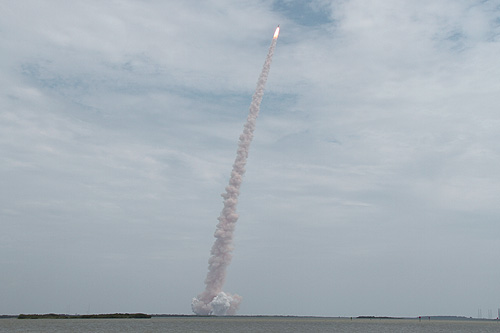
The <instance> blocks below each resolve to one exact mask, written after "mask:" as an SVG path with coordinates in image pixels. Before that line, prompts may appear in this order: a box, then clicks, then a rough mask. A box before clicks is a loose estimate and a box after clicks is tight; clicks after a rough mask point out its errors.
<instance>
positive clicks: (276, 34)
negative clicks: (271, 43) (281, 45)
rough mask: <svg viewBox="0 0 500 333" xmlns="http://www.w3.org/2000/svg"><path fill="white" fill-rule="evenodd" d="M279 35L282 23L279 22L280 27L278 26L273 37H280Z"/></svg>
mask: <svg viewBox="0 0 500 333" xmlns="http://www.w3.org/2000/svg"><path fill="white" fill-rule="evenodd" d="M279 35H280V25H279V24H278V27H277V28H276V30H274V36H273V39H278V36H279Z"/></svg>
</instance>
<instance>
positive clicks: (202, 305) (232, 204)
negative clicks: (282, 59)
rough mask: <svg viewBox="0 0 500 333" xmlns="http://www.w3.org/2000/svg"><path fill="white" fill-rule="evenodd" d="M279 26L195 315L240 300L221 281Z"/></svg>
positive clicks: (229, 310) (222, 311) (224, 309)
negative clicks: (226, 291)
mask: <svg viewBox="0 0 500 333" xmlns="http://www.w3.org/2000/svg"><path fill="white" fill-rule="evenodd" d="M279 33H280V27H279V25H278V27H277V28H276V30H275V32H274V36H273V40H272V42H271V46H270V47H269V52H268V53H267V57H266V61H265V62H264V66H263V67H262V72H261V73H260V76H259V80H258V81H257V88H256V89H255V93H254V94H253V96H252V102H251V103H250V109H249V111H248V117H247V121H246V123H245V125H244V127H243V133H241V135H240V140H239V142H238V150H237V152H236V159H235V161H234V164H233V170H232V171H231V178H230V179H229V185H228V186H227V187H226V192H225V193H223V194H222V197H223V198H224V208H223V209H222V211H221V213H220V216H219V218H218V220H219V223H218V224H217V227H216V230H215V234H214V237H215V242H214V245H213V246H212V250H211V252H210V254H211V255H210V259H208V273H207V277H206V279H205V286H206V287H205V291H203V292H202V293H201V294H199V295H198V296H197V297H195V298H193V300H192V302H191V308H192V309H193V312H194V313H196V314H197V315H222V316H223V315H231V314H235V313H236V310H237V309H238V306H239V304H240V302H241V299H242V298H241V296H239V295H231V294H229V293H225V292H223V291H222V287H223V286H224V282H225V281H226V268H227V266H228V265H229V264H230V263H231V258H232V251H233V233H234V228H235V226H236V221H237V220H238V214H237V213H236V206H237V204H238V196H239V194H240V186H241V183H242V181H243V175H244V173H245V165H246V162H247V158H248V152H249V148H250V143H251V142H252V139H253V132H254V130H255V123H256V120H257V116H258V115H259V111H260V103H261V102H262V96H263V95H264V87H265V86H266V82H267V76H268V75H269V69H270V68H271V60H272V58H273V54H274V48H275V47H276V42H277V39H278V35H279Z"/></svg>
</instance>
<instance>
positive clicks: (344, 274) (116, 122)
mask: <svg viewBox="0 0 500 333" xmlns="http://www.w3.org/2000/svg"><path fill="white" fill-rule="evenodd" d="M56 4H57V5H56ZM282 4H285V3H282ZM311 6H312V7H311V8H317V9H319V10H320V11H321V15H322V16H321V17H323V18H324V17H326V16H325V13H324V11H325V10H326V9H328V8H331V13H330V14H329V19H331V21H330V22H329V21H327V20H321V22H318V23H319V24H317V25H314V24H312V21H311V20H309V21H307V22H308V23H307V25H305V24H304V22H305V21H303V19H304V18H300V17H299V16H297V15H295V14H297V13H293V12H290V10H289V9H285V8H284V7H283V8H281V7H280V6H274V7H273V6H272V4H269V3H259V2H257V3H254V2H252V3H241V4H240V3H238V4H235V3H234V2H231V1H209V2H203V3H199V2H189V1H188V2H182V3H180V2H179V3H174V2H169V3H166V2H161V1H158V2H156V1H148V2H142V1H126V2H120V3H102V2H92V1H90V2H89V1H87V2H57V3H56V2H51V1H46V2H39V1H32V2H29V1H23V2H15V1H7V2H4V3H3V4H2V5H0V10H1V11H2V13H4V19H3V20H2V22H1V23H0V35H1V37H2V46H1V47H2V49H3V52H2V57H3V58H2V63H1V64H0V69H1V71H2V76H1V77H0V88H1V91H2V93H1V94H0V110H1V111H0V148H1V151H2V154H1V156H0V170H1V171H2V172H1V174H2V176H1V182H2V184H3V185H2V191H0V199H1V200H0V201H1V202H2V203H1V204H0V219H1V220H2V228H3V230H2V234H1V236H0V237H1V238H0V240H1V244H2V245H0V246H1V247H2V253H6V255H5V256H4V257H3V258H2V259H1V260H2V261H1V262H2V264H3V265H4V267H5V271H6V272H9V273H7V274H5V276H3V277H2V281H1V282H2V283H0V285H3V286H7V287H2V288H3V289H2V293H3V294H4V295H5V297H6V299H7V300H8V302H5V303H4V304H3V307H2V306H0V313H17V312H65V311H66V310H67V309H66V306H67V303H68V302H69V301H68V300H67V297H73V298H77V299H79V300H81V301H80V303H81V304H82V305H81V306H82V307H83V308H81V309H80V308H79V309H78V310H76V309H74V307H75V306H76V305H73V310H75V311H79V312H85V311H87V306H88V303H96V302H100V301H102V304H105V305H103V306H102V307H100V308H98V309H97V308H96V309H95V311H101V312H109V311H135V309H136V307H139V308H140V309H138V310H139V311H146V312H159V313H163V312H172V313H188V312H189V311H190V309H189V303H190V299H191V297H193V296H195V295H196V294H197V293H198V292H199V291H201V288H202V283H203V278H204V274H205V273H206V260H207V259H208V251H209V248H210V246H211V242H212V239H211V235H212V233H213V230H214V227H215V223H216V217H217V216H218V213H219V210H220V208H221V207H222V203H221V198H220V197H219V193H221V192H222V191H223V189H224V186H226V182H227V177H228V176H229V172H230V167H231V164H232V162H233V158H234V153H235V150H236V140H237V137H238V135H239V132H240V130H241V128H242V125H243V121H244V119H245V117H246V111H247V108H248V104H249V102H250V98H251V94H252V92H253V89H254V87H255V82H256V79H257V76H258V74H259V71H260V69H261V66H262V62H263V61H264V57H265V53H266V51H267V47H268V45H269V43H270V38H271V37H272V32H273V29H274V26H275V24H277V23H280V25H281V28H282V32H281V34H280V39H279V41H278V47H277V49H276V53H275V57H274V62H273V65H272V69H271V73H270V78H269V81H268V85H267V90H266V95H265V97H264V101H263V104H262V112H261V115H260V118H259V119H258V123H257V130H256V133H255V141H254V143H253V146H252V148H251V152H250V159H249V163H248V167H247V174H246V179H245V181H244V183H243V188H242V194H241V201H240V204H239V211H240V221H239V224H238V227H237V234H236V235H237V239H236V246H235V248H236V250H235V251H236V252H235V256H234V262H233V263H232V265H231V267H230V272H229V273H230V275H229V277H228V290H231V291H235V292H238V293H239V294H242V295H243V297H244V301H243V303H242V306H241V312H242V313H271V314H272V313H283V314H319V315H335V316H336V315H358V314H375V311H380V312H379V313H378V314H380V315H417V314H421V311H425V312H427V313H441V314H444V313H448V312H447V311H451V312H449V314H457V315H474V314H475V311H477V308H476V307H477V304H483V303H481V302H484V303H487V304H488V306H490V307H492V308H494V306H496V304H493V303H491V302H493V300H491V297H490V296H487V295H496V294H497V291H495V290H494V288H493V287H492V285H493V284H489V282H490V281H493V278H491V277H493V276H498V269H497V268H495V267H494V266H492V265H486V263H487V262H488V261H491V262H493V261H494V259H495V256H496V254H497V253H498V251H497V250H498V247H495V244H496V243H495V242H496V241H497V239H496V237H495V236H494V235H496V234H498V227H497V226H496V224H495V223H494V221H496V220H498V214H499V210H498V205H497V204H496V201H497V200H496V199H497V198H498V188H499V186H498V185H500V184H499V179H500V178H499V177H500V174H499V171H498V164H499V162H500V161H499V157H498V156H499V150H498V145H497V142H498V134H497V133H498V127H499V125H500V120H499V117H498V112H497V109H498V102H499V100H498V99H499V97H498V96H499V94H498V91H499V90H500V83H498V77H499V75H500V73H499V71H500V69H499V68H500V67H499V66H497V63H498V60H497V56H496V55H497V54H499V52H498V51H499V48H500V43H499V41H498V35H499V29H500V25H499V24H498V15H499V13H498V10H496V9H495V6H494V3H492V2H488V1H487V2H481V3H472V2H466V1H461V2H457V1H441V2H435V1H424V2H419V3H410V2H400V1H384V2H382V1H368V2H367V1H354V0H353V1H341V2H332V4H331V6H330V5H329V4H328V3H325V2H324V1H320V2H318V3H316V2H313V3H312V4H311ZM273 10H274V11H273ZM311 15H312V14H311ZM318 15H319V14H318ZM56 257H57V258H58V259H55V258H56ZM478 257H479V258H480V260H477V261H475V260H474V259H475V258H478ZM90 258H97V259H96V262H94V261H93V260H91V259H90ZM460 258H465V259H463V260H461V259H460ZM410 263H415V265H414V266H413V265H412V264H410ZM136 267H140V269H141V270H143V272H146V273H144V274H142V273H138V271H137V269H136ZM440 267H445V269H440ZM464 267H468V268H470V270H473V271H475V272H477V274H480V275H481V276H483V277H484V281H485V283H484V285H483V284H481V285H478V284H477V283H476V282H475V280H474V279H475V275H474V274H463V270H464V269H465V268H464ZM79 275H81V276H84V277H87V280H88V281H89V282H88V283H87V282H84V281H83V280H82V279H81V277H79ZM146 275H148V276H149V277H145V276H146ZM37 276H39V277H40V279H39V280H37V278H36V277H37ZM120 276H128V280H127V282H129V283H132V284H139V285H142V284H143V281H145V279H146V280H147V281H149V283H150V285H151V289H152V290H154V292H151V291H150V290H147V289H145V290H143V291H142V292H143V294H140V293H134V294H133V295H130V300H123V299H120V298H119V297H118V296H117V295H120V291H121V290H122V289H121V288H123V287H124V286H125V282H124V283H122V284H115V283H114V282H113V281H116V279H117V278H118V277H120ZM19 277H24V278H23V279H20V278H19ZM394 277H398V279H396V280H397V281H395V282H394V284H393V286H394V290H391V288H390V287H391V284H390V283H389V282H387V281H393V279H395V278H394ZM451 280H453V281H454V284H453V286H450V284H446V283H445V281H451ZM16 281H21V282H16ZM40 281H42V282H44V283H49V285H50V286H52V287H53V288H56V287H57V286H58V285H61V286H62V287H61V288H63V289H64V291H65V292H62V293H58V295H55V296H54V295H53V294H45V293H44V292H43V291H40V290H39V289H38V288H37V286H38V285H39V283H41V282H40ZM51 281H52V282H51ZM64 281H70V282H71V283H70V282H64ZM310 281H314V283H313V284H314V286H313V287H311V288H309V289H308V288H305V287H303V286H311V283H310ZM75 284H81V285H82V286H83V287H82V293H81V294H80V293H79V292H76V291H74V288H73V287H72V286H74V285H75ZM414 285H416V286H418V288H419V290H420V292H421V293H416V292H414V293H411V292H410V294H411V295H409V296H408V294H405V293H404V292H405V291H408V290H410V289H412V288H413V286H414ZM21 286H22V287H23V288H24V290H28V291H31V292H33V293H32V295H30V293H26V294H23V295H21V296H20V297H15V295H17V293H18V291H19V289H20V288H21ZM464 286H467V288H468V289H469V290H470V289H474V291H471V292H470V293H469V294H468V296H467V298H466V299H459V298H458V297H457V296H456V294H457V293H460V292H462V291H463V289H464ZM443 287H446V288H445V289H446V290H445V293H444V295H445V296H446V297H442V298H440V299H437V298H435V297H434V296H435V294H436V293H437V290H438V289H439V288H443ZM491 288H493V289H491ZM107 289H109V292H107V293H103V291H104V290H107ZM35 290H36V292H35ZM48 290H50V288H48ZM290 290H294V292H293V293H292V292H290ZM349 290H361V291H362V292H361V293H360V294H359V295H354V296H353V294H352V293H351V292H347V291H349ZM377 290H378V291H377ZM381 292H383V295H385V296H387V299H388V300H390V301H387V302H385V303H383V302H381V301H380V297H379V296H380V295H379V293H381ZM158 294H161V295H168V299H169V301H167V303H165V301H164V299H163V298H164V297H163V298H162V300H159V299H158V298H157V295H158ZM102 295H104V296H108V297H111V298H112V297H116V299H117V300H118V299H119V300H120V301H123V302H124V303H123V304H119V303H120V302H119V301H113V300H112V299H111V300H110V299H108V300H104V298H102V297H101V296H102ZM405 295H406V296H408V297H406V296H405ZM49 296H50V297H49ZM150 297H153V298H152V299H153V300H151V298H150ZM263 297H266V298H271V300H270V302H269V304H267V305H265V307H264V308H262V307H260V306H262V305H261V304H260V303H259V302H258V300H259V299H260V298H263ZM297 298H299V299H301V301H300V302H297V301H296V300H297ZM39 299H47V301H46V302H44V303H43V302H40V301H39ZM428 299H432V300H433V301H434V302H433V304H429V303H428V301H427V300H428ZM170 300H171V301H170ZM332 300H334V303H335V304H334V305H332ZM452 303H453V306H451V305H450V304H452ZM61 304H62V305H61ZM327 304H328V306H327ZM346 304H347V305H346ZM395 304H397V306H396V305H395ZM470 304H474V306H473V308H470ZM302 305H303V306H302ZM344 305H345V307H344ZM447 306H449V308H447ZM61 307H62V308H61ZM131 308H134V310H130V309H131ZM325 309H326V310H325ZM447 309H449V310H447ZM443 311H444V312H443Z"/></svg>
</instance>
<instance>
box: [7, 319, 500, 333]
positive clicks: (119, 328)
mask: <svg viewBox="0 0 500 333" xmlns="http://www.w3.org/2000/svg"><path fill="white" fill-rule="evenodd" d="M0 332H55V333H57V332H182V333H186V332H220V333H225V332H228V333H229V332H375V333H377V332H380V333H382V332H500V322H499V321H479V320H478V321H466V320H464V321H462V320H430V321H429V320H424V319H422V321H419V320H418V319H355V318H353V319H352V320H350V319H345V318H317V317H314V318H310V317H156V318H151V319H16V318H9V319H0Z"/></svg>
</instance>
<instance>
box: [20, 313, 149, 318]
mask: <svg viewBox="0 0 500 333" xmlns="http://www.w3.org/2000/svg"><path fill="white" fill-rule="evenodd" d="M17 318H18V319H115V318H116V319H122V318H141V319H142V318H151V315H148V314H145V313H105V314H88V315H68V314H56V313H47V314H20V315H19V316H17Z"/></svg>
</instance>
